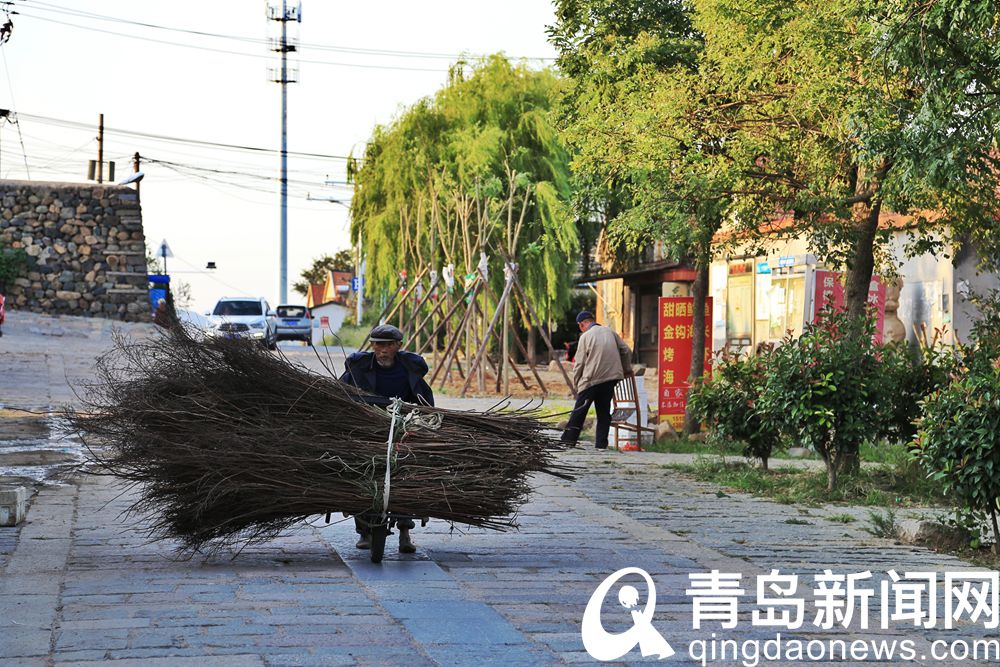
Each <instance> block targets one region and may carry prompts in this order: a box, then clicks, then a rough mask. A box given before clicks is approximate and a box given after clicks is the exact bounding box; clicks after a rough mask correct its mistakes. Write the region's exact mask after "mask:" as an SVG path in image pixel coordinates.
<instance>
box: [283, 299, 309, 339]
mask: <svg viewBox="0 0 1000 667" xmlns="http://www.w3.org/2000/svg"><path fill="white" fill-rule="evenodd" d="M275 310H276V311H277V313H278V324H277V327H278V340H304V341H305V342H306V343H307V344H309V345H312V315H311V314H310V313H309V309H308V308H306V307H305V306H293V305H290V304H284V305H281V306H278V307H277V308H276V309H275Z"/></svg>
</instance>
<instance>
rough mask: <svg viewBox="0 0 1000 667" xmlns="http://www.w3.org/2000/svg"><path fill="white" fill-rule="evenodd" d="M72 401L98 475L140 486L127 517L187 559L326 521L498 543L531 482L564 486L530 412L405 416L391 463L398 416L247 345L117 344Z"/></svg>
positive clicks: (429, 411)
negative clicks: (404, 522) (446, 527)
mask: <svg viewBox="0 0 1000 667" xmlns="http://www.w3.org/2000/svg"><path fill="white" fill-rule="evenodd" d="M81 399H82V401H83V404H84V407H83V409H82V410H81V411H79V412H77V413H74V414H71V415H70V416H69V418H70V420H71V422H72V423H73V424H74V425H75V427H76V429H77V430H78V431H79V432H80V434H81V436H83V438H84V439H85V441H86V442H87V443H88V448H89V450H90V456H91V459H92V462H94V463H96V464H97V466H98V467H99V469H100V470H101V471H103V472H104V473H107V474H113V475H115V476H117V477H119V478H120V479H122V480H125V481H126V482H128V483H130V484H131V485H133V486H134V488H135V489H136V491H137V500H136V501H135V502H134V503H133V504H132V505H131V506H130V508H129V513H130V514H133V515H139V516H141V517H143V518H144V520H145V521H146V522H147V524H146V525H147V530H148V533H149V535H150V536H151V537H153V538H157V539H163V538H168V539H174V540H177V541H178V542H179V545H180V549H181V550H186V551H197V550H202V549H205V548H208V549H216V548H220V547H226V546H237V545H241V544H251V543H255V542H261V541H266V540H269V539H272V538H274V537H276V536H278V535H279V534H281V533H282V532H283V531H285V530H286V529H288V528H289V527H291V526H293V525H294V524H296V523H298V522H300V521H302V520H303V519H305V518H307V517H309V516H313V515H319V514H326V513H329V512H345V513H348V514H360V513H362V512H366V511H376V512H379V513H381V512H382V511H383V510H388V511H390V512H392V513H394V514H399V515H409V516H415V517H431V518H437V519H443V520H446V521H450V522H455V523H462V524H468V525H472V526H481V527H484V528H492V529H498V530H503V529H506V528H510V527H514V526H515V525H516V524H515V518H516V513H517V510H518V508H519V507H520V505H521V504H522V503H524V502H525V501H526V500H527V498H528V495H529V494H530V492H531V486H530V477H531V475H533V474H535V473H547V474H551V475H555V476H558V477H562V478H567V479H568V478H570V477H571V475H570V470H569V469H568V468H567V467H566V466H563V465H561V464H559V463H557V462H556V461H555V453H556V452H557V451H558V450H559V449H561V447H562V446H561V445H560V444H559V443H558V442H556V441H554V440H552V439H551V438H549V437H548V436H546V435H545V434H544V433H543V430H544V428H545V426H544V425H543V424H542V423H541V422H539V421H538V420H537V419H535V418H534V417H533V414H532V413H531V411H520V412H496V411H490V412H486V413H474V412H464V411H453V410H445V409H441V408H432V407H426V406H420V407H416V406H409V405H405V404H404V405H403V406H402V412H403V413H404V414H403V415H402V417H401V419H400V420H399V422H398V423H397V424H396V426H395V428H396V429H397V430H396V432H395V433H394V438H393V440H392V444H391V445H390V448H389V450H388V454H389V455H388V456H387V441H388V440H389V432H390V429H392V428H393V419H392V418H391V417H390V414H389V412H388V411H387V410H385V409H382V408H380V407H376V406H373V405H368V404H366V403H364V402H363V395H362V394H361V393H360V392H359V391H358V390H357V389H356V388H354V387H351V386H349V385H347V384H345V383H342V382H340V381H339V380H337V379H335V378H334V377H331V376H327V375H321V374H317V373H314V372H312V371H310V370H308V369H306V368H304V367H302V366H298V365H294V364H292V363H289V362H288V360H286V359H284V358H282V357H279V356H275V355H273V354H270V353H268V352H266V351H265V350H263V349H261V348H260V347H258V346H257V345H255V344H254V343H252V342H250V341H244V340H227V339H209V340H205V341H197V340H194V339H193V338H192V337H191V336H190V335H188V334H187V333H186V332H185V331H184V330H183V329H181V328H179V327H178V328H175V329H173V330H171V331H170V332H168V333H167V334H165V335H164V336H163V337H158V338H151V339H147V340H139V341H137V340H132V339H129V338H127V337H124V336H122V335H116V337H115V346H114V348H113V349H112V350H111V351H110V352H108V353H107V354H105V355H104V356H103V357H102V358H101V359H100V360H99V361H98V364H97V378H96V380H95V381H94V382H92V383H90V384H88V385H86V386H85V388H84V391H83V392H82V396H81ZM399 429H401V430H402V432H401V433H400V432H399ZM387 473H388V478H389V479H390V480H391V492H390V493H389V494H388V496H385V495H384V491H385V490H386V488H387V487H388V486H389V485H387V484H386V483H385V480H386V477H387Z"/></svg>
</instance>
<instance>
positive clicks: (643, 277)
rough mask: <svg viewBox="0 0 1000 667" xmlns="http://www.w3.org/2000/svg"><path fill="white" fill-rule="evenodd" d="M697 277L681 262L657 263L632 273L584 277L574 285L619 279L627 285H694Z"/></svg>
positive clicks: (621, 272)
mask: <svg viewBox="0 0 1000 667" xmlns="http://www.w3.org/2000/svg"><path fill="white" fill-rule="evenodd" d="M697 275H698V272H697V271H695V270H694V269H692V268H691V267H689V266H685V265H683V264H682V263H681V262H655V263H653V264H646V265H644V266H642V267H640V268H638V269H633V270H631V271H619V272H618V273H602V274H599V275H596V276H584V277H583V278H579V279H577V280H575V281H574V283H575V284H577V285H585V284H587V283H597V282H601V281H602V280H616V279H618V278H621V279H622V280H624V281H625V283H626V284H652V283H693V282H694V279H695V277H697Z"/></svg>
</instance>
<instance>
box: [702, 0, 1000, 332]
mask: <svg viewBox="0 0 1000 667" xmlns="http://www.w3.org/2000/svg"><path fill="white" fill-rule="evenodd" d="M692 5H693V7H694V8H695V12H694V25H695V27H696V28H697V29H698V30H700V31H701V32H702V33H703V34H704V37H705V45H706V46H705V58H706V60H707V61H708V62H709V63H711V68H712V69H713V71H714V72H715V73H716V75H717V78H716V83H717V87H716V89H715V90H714V93H716V94H715V95H713V96H712V97H710V98H707V99H705V100H704V101H703V102H702V105H703V106H704V107H705V108H706V109H709V110H720V109H725V110H727V112H728V114H729V117H730V121H731V126H730V128H731V132H729V136H730V137H731V138H732V139H733V141H732V142H731V144H730V147H729V148H730V154H731V156H732V158H733V159H734V161H735V164H736V165H737V166H738V167H739V174H740V180H739V186H738V187H737V188H736V192H737V193H738V194H739V197H738V202H739V204H740V214H741V215H742V216H743V217H744V218H745V219H748V220H755V221H757V222H758V223H760V224H764V223H765V222H767V221H769V220H771V219H773V217H774V215H775V212H776V211H777V212H779V213H780V212H782V211H784V212H788V215H789V218H790V220H791V221H792V222H794V223H796V224H797V226H799V227H800V228H803V229H807V230H809V231H810V232H811V234H812V238H813V241H814V245H815V250H816V251H817V252H818V253H819V254H820V255H821V256H823V257H824V258H826V259H827V260H829V261H830V262H831V263H841V264H844V265H846V266H847V268H848V279H847V290H846V291H847V294H846V300H847V305H848V308H849V310H850V311H851V312H852V313H853V314H854V315H856V316H860V315H861V314H863V312H864V304H865V299H866V294H867V290H868V284H869V281H870V278H871V275H872V271H873V268H874V266H875V262H876V258H877V256H878V251H879V248H880V241H881V240H883V236H882V234H883V232H880V230H879V227H878V221H879V215H880V213H882V212H883V211H893V212H896V213H902V214H907V215H912V216H913V217H914V219H915V220H916V221H917V222H918V223H919V224H920V225H921V226H925V227H926V226H927V225H928V224H929V223H931V222H934V223H935V224H936V225H937V226H938V227H939V228H951V229H953V230H955V231H957V232H958V234H957V236H961V235H963V234H967V235H969V236H971V237H973V238H974V239H978V240H980V241H984V240H989V239H991V238H992V237H993V236H994V234H993V229H994V228H995V227H996V225H995V219H994V215H995V206H994V204H993V201H994V199H995V193H996V191H997V187H998V185H1000V164H998V160H997V153H996V150H995V148H996V139H997V132H998V128H1000V104H997V98H996V94H997V88H996V83H997V77H998V74H1000V67H998V64H1000V60H998V56H997V54H998V53H1000V32H998V31H997V29H996V25H997V9H996V3H995V2H984V1H982V0H980V1H974V0H945V1H934V0H930V1H928V2H921V3H913V2H909V1H908V0H892V1H890V2H881V1H879V2H876V1H874V0H795V1H792V2H788V1H786V0H695V2H693V3H692Z"/></svg>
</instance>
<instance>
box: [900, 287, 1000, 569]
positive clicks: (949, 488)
mask: <svg viewBox="0 0 1000 667" xmlns="http://www.w3.org/2000/svg"><path fill="white" fill-rule="evenodd" d="M972 300H973V302H974V303H975V304H976V306H977V307H978V308H979V311H980V314H981V317H980V319H979V320H977V322H976V323H975V325H974V326H973V327H972V343H971V344H970V345H967V346H965V347H963V348H962V350H961V358H960V361H959V363H958V364H957V365H956V367H955V368H954V369H953V372H952V374H951V376H952V381H951V383H950V384H948V385H947V386H945V387H943V388H942V389H940V390H939V391H937V392H935V393H934V394H931V395H930V396H929V397H928V398H927V399H926V400H925V401H924V402H923V405H922V408H923V416H922V418H921V420H920V424H919V433H918V440H917V446H916V452H915V454H916V456H917V459H918V460H919V461H920V463H921V465H922V466H923V467H924V469H925V470H926V471H927V472H928V474H929V476H930V477H931V478H932V479H934V480H937V481H938V482H940V483H941V485H942V486H943V488H944V490H945V493H947V494H950V495H952V496H953V497H954V498H955V500H956V501H957V502H958V503H960V507H959V509H958V511H957V513H956V517H957V520H958V521H961V522H962V523H965V524H969V523H975V522H976V521H978V517H989V520H990V523H991V524H992V527H993V551H994V553H996V554H998V555H1000V527H998V525H997V509H998V505H997V504H998V502H1000V294H998V293H997V292H996V291H993V292H991V293H990V294H989V295H987V296H985V297H973V299H972Z"/></svg>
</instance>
